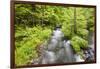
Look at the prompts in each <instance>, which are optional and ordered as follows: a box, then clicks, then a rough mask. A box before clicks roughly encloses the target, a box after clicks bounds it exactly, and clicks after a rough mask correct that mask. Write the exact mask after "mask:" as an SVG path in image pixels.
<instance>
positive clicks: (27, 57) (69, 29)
mask: <svg viewBox="0 0 100 69" xmlns="http://www.w3.org/2000/svg"><path fill="white" fill-rule="evenodd" d="M56 25H62V29H61V30H62V32H63V33H64V35H65V37H66V38H67V39H69V40H71V45H72V46H73V48H74V50H75V52H76V53H80V54H81V48H85V47H87V46H88V44H89V33H91V32H94V8H83V7H67V6H66V7H64V6H50V5H33V4H32V5H31V4H15V47H16V50H15V62H16V65H26V64H27V63H28V62H30V61H31V60H32V59H35V58H38V53H37V49H36V48H37V46H39V45H41V44H43V43H47V41H48V40H49V38H50V36H51V34H52V31H53V29H54V27H55V26H56Z"/></svg>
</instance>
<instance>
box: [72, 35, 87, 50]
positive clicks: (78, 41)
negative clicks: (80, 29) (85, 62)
mask: <svg viewBox="0 0 100 69" xmlns="http://www.w3.org/2000/svg"><path fill="white" fill-rule="evenodd" d="M71 44H72V46H73V48H74V50H75V52H80V50H81V49H80V48H86V47H87V46H88V42H87V41H86V40H84V39H83V38H81V37H79V36H74V37H72V39H71Z"/></svg>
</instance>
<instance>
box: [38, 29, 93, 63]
mask: <svg viewBox="0 0 100 69" xmlns="http://www.w3.org/2000/svg"><path fill="white" fill-rule="evenodd" d="M63 37H64V34H63V33H62V31H61V30H60V28H57V29H56V30H54V31H53V35H52V36H51V38H50V40H49V41H48V44H47V46H46V47H47V48H46V49H45V50H43V51H42V53H41V55H42V56H41V57H40V58H39V61H38V64H54V63H70V62H83V61H85V60H84V59H82V58H81V56H80V55H78V54H74V51H73V48H72V47H71V44H70V40H67V39H65V40H63ZM92 45H93V43H92V44H90V46H92ZM92 47H93V46H92Z"/></svg>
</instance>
